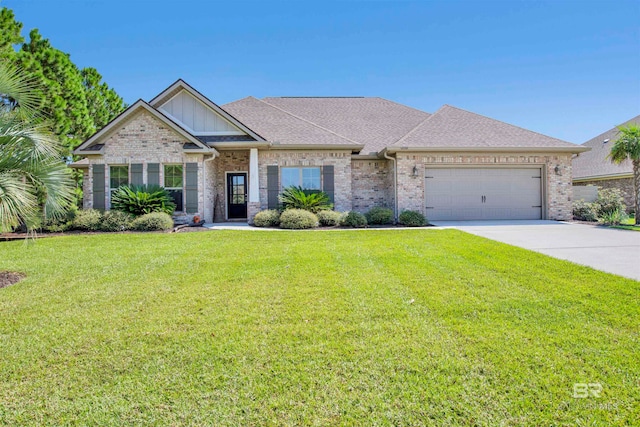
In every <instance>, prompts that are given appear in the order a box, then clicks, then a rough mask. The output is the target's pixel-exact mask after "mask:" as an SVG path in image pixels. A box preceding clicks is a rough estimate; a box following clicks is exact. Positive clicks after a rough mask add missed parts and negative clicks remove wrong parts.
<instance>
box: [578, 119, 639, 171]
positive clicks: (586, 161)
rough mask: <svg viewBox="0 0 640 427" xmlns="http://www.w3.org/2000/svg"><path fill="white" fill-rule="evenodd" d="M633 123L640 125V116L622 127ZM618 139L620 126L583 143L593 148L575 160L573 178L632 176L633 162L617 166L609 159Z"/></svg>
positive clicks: (627, 161) (626, 161) (625, 162)
mask: <svg viewBox="0 0 640 427" xmlns="http://www.w3.org/2000/svg"><path fill="white" fill-rule="evenodd" d="M632 123H635V124H637V125H640V115H639V116H636V117H634V118H632V119H630V120H627V121H626V122H624V123H622V124H621V125H620V126H627V125H630V124H632ZM617 138H618V126H616V127H614V128H613V129H609V130H608V131H606V132H604V133H601V134H600V135H598V136H596V137H595V138H592V139H590V140H589V141H587V142H585V143H583V144H582V146H584V147H589V148H591V151H587V152H586V153H581V154H580V155H579V156H578V157H576V158H575V159H573V178H574V179H580V178H591V177H596V178H597V177H605V176H612V175H622V174H631V173H632V172H633V166H632V164H631V161H629V160H625V161H624V162H622V163H621V164H619V165H617V164H615V163H612V162H611V160H609V159H608V158H607V156H608V155H609V153H610V152H611V147H612V146H613V143H614V141H615V140H616V139H617ZM607 139H608V140H609V141H608V142H607V143H605V142H604V141H605V140H607Z"/></svg>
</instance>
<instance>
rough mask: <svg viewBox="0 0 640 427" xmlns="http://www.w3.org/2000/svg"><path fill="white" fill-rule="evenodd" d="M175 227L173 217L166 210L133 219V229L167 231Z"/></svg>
mask: <svg viewBox="0 0 640 427" xmlns="http://www.w3.org/2000/svg"><path fill="white" fill-rule="evenodd" d="M172 228H173V219H171V216H169V215H168V214H166V213H164V212H153V213H149V214H146V215H142V216H141V217H138V218H136V219H134V220H133V223H132V229H134V230H137V231H165V230H171V229H172Z"/></svg>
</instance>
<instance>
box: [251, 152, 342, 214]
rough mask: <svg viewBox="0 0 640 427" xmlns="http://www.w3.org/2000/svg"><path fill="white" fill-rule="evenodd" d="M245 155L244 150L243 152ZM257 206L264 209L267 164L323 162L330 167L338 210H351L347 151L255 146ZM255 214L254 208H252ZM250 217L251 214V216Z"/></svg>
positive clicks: (318, 163) (266, 205) (289, 164)
mask: <svg viewBox="0 0 640 427" xmlns="http://www.w3.org/2000/svg"><path fill="white" fill-rule="evenodd" d="M247 156H248V154H247ZM258 164H259V168H260V209H267V207H268V196H267V166H279V167H286V166H293V167H295V166H300V167H305V166H320V167H321V166H326V165H333V167H334V182H335V188H334V192H335V193H334V201H335V209H336V210H338V211H349V210H351V209H352V208H351V199H352V189H351V151H347V150H340V151H302V150H301V151H284V150H282V151H281V150H259V151H258ZM253 214H254V215H255V212H253ZM251 218H252V217H251Z"/></svg>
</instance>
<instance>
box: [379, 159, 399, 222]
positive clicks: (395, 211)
mask: <svg viewBox="0 0 640 427" xmlns="http://www.w3.org/2000/svg"><path fill="white" fill-rule="evenodd" d="M387 153H388V150H387V149H386V148H385V149H384V150H382V151H381V152H380V154H382V156H383V157H384V158H385V159H387V160H391V161H392V162H393V215H394V220H395V221H398V168H397V163H396V159H395V157H389V156H388V155H387Z"/></svg>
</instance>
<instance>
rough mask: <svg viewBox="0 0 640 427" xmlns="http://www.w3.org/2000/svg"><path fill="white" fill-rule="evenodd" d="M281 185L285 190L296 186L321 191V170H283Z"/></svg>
mask: <svg viewBox="0 0 640 427" xmlns="http://www.w3.org/2000/svg"><path fill="white" fill-rule="evenodd" d="M281 185H282V188H283V189H285V188H287V187H291V186H295V187H302V188H304V189H305V190H320V189H321V185H320V168H282V172H281Z"/></svg>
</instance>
